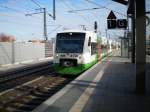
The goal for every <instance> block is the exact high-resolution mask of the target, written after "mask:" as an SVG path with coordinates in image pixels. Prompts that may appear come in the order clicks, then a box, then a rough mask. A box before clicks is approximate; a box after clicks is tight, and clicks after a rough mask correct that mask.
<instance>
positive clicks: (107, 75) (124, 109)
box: [33, 56, 150, 112]
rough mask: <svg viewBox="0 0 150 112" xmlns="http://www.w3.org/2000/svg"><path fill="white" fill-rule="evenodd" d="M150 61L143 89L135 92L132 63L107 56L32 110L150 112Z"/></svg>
mask: <svg viewBox="0 0 150 112" xmlns="http://www.w3.org/2000/svg"><path fill="white" fill-rule="evenodd" d="M148 68H150V64H147V74H146V78H147V83H146V88H147V92H146V94H145V95H137V94H136V93H135V78H136V77H135V73H134V72H135V67H134V65H133V64H131V63H130V60H129V59H126V58H120V57H118V56H115V57H111V58H108V59H106V60H105V61H103V62H102V63H99V64H96V65H94V66H93V67H92V68H91V69H89V70H88V71H86V72H84V73H83V74H82V75H80V76H79V77H77V78H76V79H75V80H74V81H72V82H71V83H70V84H68V85H67V86H66V87H64V88H63V89H62V90H60V91H59V92H58V93H56V94H55V95H54V96H52V97H50V98H49V99H48V100H47V101H45V102H44V103H42V104H41V105H40V106H39V107H37V108H36V109H35V110H33V112H150V81H148V80H150V76H148V74H150V69H148Z"/></svg>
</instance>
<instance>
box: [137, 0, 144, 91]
mask: <svg viewBox="0 0 150 112" xmlns="http://www.w3.org/2000/svg"><path fill="white" fill-rule="evenodd" d="M135 1H136V2H135V6H136V93H138V94H143V93H145V64H146V55H145V54H146V51H145V50H146V49H145V40H146V19H145V0H135Z"/></svg>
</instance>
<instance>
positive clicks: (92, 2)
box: [85, 0, 127, 17]
mask: <svg viewBox="0 0 150 112" xmlns="http://www.w3.org/2000/svg"><path fill="white" fill-rule="evenodd" d="M85 1H87V2H89V3H91V4H94V5H96V6H98V7H100V8H104V9H107V10H109V11H111V10H112V9H110V8H108V7H106V6H103V5H101V4H98V3H96V2H94V1H91V0H85ZM112 11H113V12H115V13H117V14H119V15H122V16H125V17H127V15H125V14H123V13H121V12H118V11H115V10H112Z"/></svg>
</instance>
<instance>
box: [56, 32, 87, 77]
mask: <svg viewBox="0 0 150 112" xmlns="http://www.w3.org/2000/svg"><path fill="white" fill-rule="evenodd" d="M84 41H85V33H81V32H80V33H79V32H63V33H58V34H57V37H56V44H55V54H54V65H55V66H54V70H55V72H57V73H59V74H71V75H76V74H79V73H80V72H81V71H82V53H83V48H84V47H83V46H84Z"/></svg>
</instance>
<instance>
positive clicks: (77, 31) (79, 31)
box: [58, 30, 95, 33]
mask: <svg viewBox="0 0 150 112" xmlns="http://www.w3.org/2000/svg"><path fill="white" fill-rule="evenodd" d="M68 32H72V33H95V32H94V31H86V30H64V31H61V32H58V33H68Z"/></svg>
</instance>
